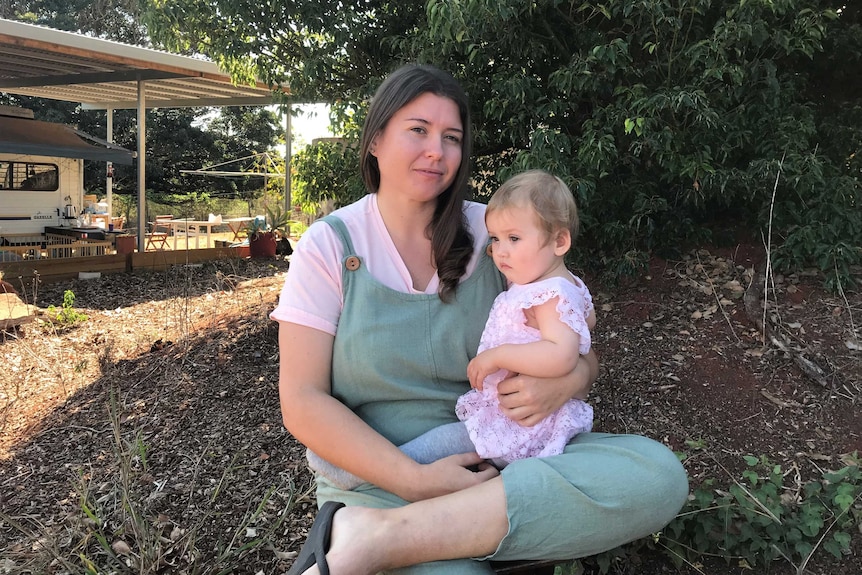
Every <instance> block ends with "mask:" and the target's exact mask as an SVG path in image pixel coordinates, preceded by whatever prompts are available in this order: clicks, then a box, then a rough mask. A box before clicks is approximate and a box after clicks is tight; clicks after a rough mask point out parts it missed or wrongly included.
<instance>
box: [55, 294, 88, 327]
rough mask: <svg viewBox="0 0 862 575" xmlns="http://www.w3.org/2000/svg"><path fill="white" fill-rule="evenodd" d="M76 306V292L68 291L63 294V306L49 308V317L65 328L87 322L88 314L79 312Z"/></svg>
mask: <svg viewBox="0 0 862 575" xmlns="http://www.w3.org/2000/svg"><path fill="white" fill-rule="evenodd" d="M74 306H75V292H73V291H72V290H68V289H67V290H66V291H64V292H63V305H62V306H61V307H59V308H57V307H56V306H53V305H50V306H48V316H49V317H50V318H51V319H52V320H53V321H55V322H56V323H58V324H60V325H62V326H64V327H71V326H73V325H75V324H77V323H80V322H82V321H87V319H88V317H87V314H84V313H81V312H79V311H78V310H76V309H75V307H74Z"/></svg>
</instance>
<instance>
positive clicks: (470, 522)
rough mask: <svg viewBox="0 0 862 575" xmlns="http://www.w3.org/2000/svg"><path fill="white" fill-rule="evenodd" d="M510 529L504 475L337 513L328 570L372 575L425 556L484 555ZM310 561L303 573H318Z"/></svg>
mask: <svg viewBox="0 0 862 575" xmlns="http://www.w3.org/2000/svg"><path fill="white" fill-rule="evenodd" d="M508 530H509V520H508V517H507V515H506V494H505V492H504V490H503V480H502V479H501V478H500V477H495V478H494V479H491V480H489V481H486V482H485V483H482V484H481V485H477V486H476V487H472V488H470V489H465V490H462V491H458V492H456V493H451V494H449V495H444V496H443V497H437V498H434V499H427V500H425V501H418V502H416V503H411V504H410V505H406V506H404V507H396V508H392V509H371V508H368V507H345V508H343V509H340V510H339V511H338V512H336V514H335V517H334V521H333V527H332V543H331V545H330V547H329V552H328V553H327V554H326V561H327V563H328V565H329V571H330V573H331V574H332V575H373V574H374V573H377V572H379V571H382V570H386V569H394V568H397V567H406V566H408V565H415V564H417V563H426V562H428V561H439V560H444V559H459V558H466V557H482V556H485V555H490V554H491V553H493V552H494V551H496V549H497V547H498V545H499V544H500V541H502V539H503V537H504V536H505V535H506V533H507V532H508ZM318 573H319V572H318V570H317V567H316V566H314V567H312V568H310V569H309V570H308V571H306V572H305V575H317V574H318Z"/></svg>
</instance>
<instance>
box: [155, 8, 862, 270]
mask: <svg viewBox="0 0 862 575" xmlns="http://www.w3.org/2000/svg"><path fill="white" fill-rule="evenodd" d="M153 7H158V8H159V9H160V10H161V12H160V13H159V12H155V11H153V10H152V8H153ZM146 14H147V18H148V22H150V23H151V29H153V30H157V31H158V32H157V36H158V37H159V38H162V39H164V40H165V41H167V40H168V38H170V37H174V38H176V41H175V46H176V47H182V48H184V49H187V50H195V51H202V52H204V53H207V54H208V55H210V56H211V57H214V58H216V59H219V60H222V61H226V62H229V63H231V64H232V65H233V66H234V69H235V70H237V71H242V72H244V73H245V74H246V76H247V77H249V76H251V75H252V74H253V73H254V72H256V73H258V74H259V75H261V76H262V77H264V78H267V79H268V80H270V81H287V82H289V83H290V87H291V90H292V96H291V97H292V98H295V99H327V100H330V101H334V102H336V104H337V106H338V110H340V111H351V110H352V111H357V113H358V114H359V115H360V116H361V113H362V112H361V110H362V106H363V103H364V102H365V101H366V100H367V97H368V95H369V94H370V93H371V92H372V90H373V88H374V87H375V86H376V85H377V83H378V82H379V81H380V78H381V77H382V76H384V75H385V73H386V72H388V71H389V70H391V69H393V68H394V67H396V66H397V65H399V64H400V63H401V62H403V61H406V60H416V61H427V62H433V63H437V64H438V65H440V66H442V67H444V68H447V69H449V70H450V71H452V72H453V73H454V74H456V75H457V76H458V77H459V78H461V79H462V81H463V82H464V85H465V87H466V88H467V90H468V92H469V94H470V96H471V100H472V105H473V117H474V123H475V133H476V151H477V164H478V165H479V167H480V168H481V169H480V170H479V171H478V172H477V175H476V180H475V183H476V189H477V193H479V194H484V193H487V192H488V191H489V190H493V189H494V188H495V187H496V184H497V183H498V182H499V181H500V180H501V179H504V178H506V177H508V176H509V175H511V174H512V173H514V172H516V171H520V170H523V169H526V168H531V167H542V168H545V169H549V170H551V171H553V172H554V173H557V174H558V175H560V176H561V177H563V178H564V179H565V180H566V181H567V182H568V183H569V184H570V185H571V187H572V189H573V190H574V191H575V194H576V196H577V199H578V202H579V205H580V208H581V211H582V219H583V221H584V224H585V225H584V228H585V233H584V234H583V237H582V238H581V240H580V241H579V243H580V245H581V246H582V247H583V248H584V249H585V251H588V252H589V254H590V255H591V256H592V257H593V259H592V261H593V262H596V263H598V262H605V263H606V264H608V265H609V266H611V267H614V268H615V269H618V270H622V269H626V268H630V267H632V266H636V265H637V263H638V262H643V261H645V258H646V256H647V255H648V254H649V253H652V252H659V253H663V254H672V253H674V252H675V251H678V250H679V249H681V248H685V247H686V246H687V245H688V244H690V243H691V242H693V241H703V240H705V239H706V238H709V237H710V234H711V233H712V232H713V231H719V230H721V229H723V228H726V227H731V226H732V227H736V228H739V227H744V228H746V229H749V230H754V231H755V233H757V232H762V233H766V230H767V228H768V224H773V228H772V229H773V230H774V239H775V241H776V242H777V243H778V244H780V246H781V247H780V249H779V250H778V253H777V254H776V255H777V258H776V260H777V261H778V262H779V263H781V264H782V265H784V266H785V267H787V268H790V267H798V266H800V265H808V264H810V263H816V264H817V265H818V266H819V267H821V269H823V270H824V271H826V272H827V273H829V274H831V275H832V277H833V278H837V277H842V278H844V279H846V280H849V279H850V276H849V273H846V272H847V270H849V266H850V265H852V264H854V263H860V262H862V249H860V248H859V238H860V237H862V210H860V209H859V206H860V191H859V190H860V188H859V182H858V176H859V173H858V172H859V168H860V166H859V163H858V162H859V160H858V159H857V156H856V155H854V153H855V151H856V150H857V149H858V145H859V141H860V131H859V128H858V127H857V126H859V125H860V124H859V122H858V120H859V116H860V113H859V110H860V107H859V96H858V94H859V92H858V90H848V89H845V86H848V85H849V86H851V87H852V86H854V85H855V84H854V83H855V82H856V81H858V78H859V73H858V70H859V69H860V67H859V66H858V63H859V58H860V54H862V46H860V40H859V38H860V37H862V35H860V34H859V8H856V7H849V8H848V7H847V6H844V5H842V3H840V2H834V1H833V2H829V1H825V0H820V1H818V0H781V1H775V0H772V1H766V0H749V1H747V2H739V1H733V0H725V1H710V0H675V1H667V0H620V1H618V2H591V1H581V0H579V1H577V2H575V1H560V0H536V1H534V2H529V3H527V2H522V1H520V0H498V1H494V2H490V1H488V0H479V1H471V2H463V1H461V0H431V1H429V2H428V3H427V5H426V9H425V11H424V12H420V11H418V10H417V9H411V8H404V7H401V6H400V5H398V6H395V5H393V4H390V3H379V2H370V3H368V2H361V3H360V2H347V3H345V2H339V3H337V4H333V3H331V2H328V1H321V2H300V3H293V4H290V5H289V6H288V7H283V6H282V5H281V4H279V5H278V6H276V5H275V4H274V3H264V5H263V6H261V5H259V4H255V5H245V4H236V3H233V2H229V1H228V0H180V1H179V2H170V3H167V2H164V0H150V2H149V3H148V4H147V10H146ZM830 74H833V75H831V76H830ZM827 78H839V79H840V81H834V80H829V79H827ZM854 79H855V80H854ZM847 120H853V121H852V122H848V121H847ZM833 133H834V134H836V135H838V136H839V137H837V138H835V137H832V134H833ZM351 177H352V176H351ZM300 178H302V174H300ZM776 182H777V183H776ZM773 191H774V192H775V194H774V196H775V199H774V200H773ZM811 207H814V208H816V209H815V210H814V211H813V212H812V213H807V212H808V210H809V208H811ZM812 215H813V216H814V217H815V218H816V220H814V221H812V218H811V216H812ZM712 237H713V240H714V241H715V240H716V238H717V237H718V236H712Z"/></svg>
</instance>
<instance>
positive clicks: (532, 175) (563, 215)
mask: <svg viewBox="0 0 862 575" xmlns="http://www.w3.org/2000/svg"><path fill="white" fill-rule="evenodd" d="M523 207H531V208H533V210H534V211H535V212H536V215H537V216H538V218H539V226H540V227H541V228H542V229H543V230H544V231H545V233H547V235H548V238H551V237H553V235H554V234H555V233H557V232H559V231H560V230H564V229H565V230H569V233H570V234H571V237H572V244H574V242H575V237H577V235H578V227H579V222H578V207H577V205H576V204H575V198H574V196H572V192H571V190H569V187H568V186H567V185H566V184H565V183H564V182H563V180H561V179H560V178H558V177H556V176H554V175H553V174H549V173H548V172H546V171H544V170H528V171H526V172H521V173H520V174H518V175H516V176H513V177H511V178H509V179H508V180H506V181H505V182H504V183H503V185H502V186H500V188H499V189H498V190H497V191H496V192H494V195H493V196H491V199H490V201H489V202H488V209H487V211H486V212H485V217H486V218H487V217H488V215H489V214H492V213H494V211H496V210H504V209H510V208H523Z"/></svg>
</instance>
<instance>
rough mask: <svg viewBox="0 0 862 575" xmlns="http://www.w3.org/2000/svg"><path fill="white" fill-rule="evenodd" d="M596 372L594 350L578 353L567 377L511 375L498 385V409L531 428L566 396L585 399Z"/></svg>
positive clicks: (597, 368)
mask: <svg viewBox="0 0 862 575" xmlns="http://www.w3.org/2000/svg"><path fill="white" fill-rule="evenodd" d="M598 374H599V363H598V358H597V357H596V354H595V352H593V351H590V353H589V354H587V355H584V356H581V357H580V359H579V360H578V363H577V365H576V366H575V369H574V371H572V373H570V374H569V375H567V376H564V377H560V378H553V379H540V378H536V377H531V376H528V375H512V376H511V377H508V378H507V379H504V380H503V381H501V382H500V383H499V384H498V385H497V396H498V398H499V400H500V408H501V409H502V410H503V413H504V414H505V415H506V417H508V418H509V419H511V420H512V421H514V422H516V423H518V424H519V425H522V426H524V427H532V426H534V425H536V424H537V423H539V422H540V421H541V420H543V419H544V418H546V417H547V416H549V415H550V414H552V413H553V412H555V411H556V410H557V409H559V408H560V407H561V406H562V405H563V404H564V403H565V402H567V401H568V400H569V399H572V398H577V399H586V397H587V395H588V394H589V391H590V387H591V386H592V385H593V382H594V381H595V380H596V378H597V377H598Z"/></svg>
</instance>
